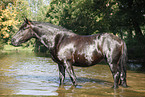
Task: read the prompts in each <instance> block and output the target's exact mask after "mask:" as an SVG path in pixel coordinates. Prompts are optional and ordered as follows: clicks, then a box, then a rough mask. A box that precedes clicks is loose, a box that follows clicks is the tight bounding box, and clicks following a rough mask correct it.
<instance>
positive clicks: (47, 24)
mask: <svg viewBox="0 0 145 97" xmlns="http://www.w3.org/2000/svg"><path fill="white" fill-rule="evenodd" d="M32 23H33V24H40V25H43V26H49V27H52V28H56V29H58V30H61V31H68V32H72V31H71V30H68V29H66V28H64V27H61V26H57V25H53V24H51V23H48V22H39V21H32Z"/></svg>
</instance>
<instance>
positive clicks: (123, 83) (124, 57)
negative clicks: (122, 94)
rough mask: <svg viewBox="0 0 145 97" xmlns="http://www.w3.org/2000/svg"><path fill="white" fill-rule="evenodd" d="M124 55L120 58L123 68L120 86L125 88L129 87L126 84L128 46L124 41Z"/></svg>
mask: <svg viewBox="0 0 145 97" xmlns="http://www.w3.org/2000/svg"><path fill="white" fill-rule="evenodd" d="M121 52H122V55H121V58H120V67H121V73H120V84H121V85H122V86H124V87H127V84H126V66H127V59H128V58H127V46H126V43H125V42H124V41H122V51H121Z"/></svg>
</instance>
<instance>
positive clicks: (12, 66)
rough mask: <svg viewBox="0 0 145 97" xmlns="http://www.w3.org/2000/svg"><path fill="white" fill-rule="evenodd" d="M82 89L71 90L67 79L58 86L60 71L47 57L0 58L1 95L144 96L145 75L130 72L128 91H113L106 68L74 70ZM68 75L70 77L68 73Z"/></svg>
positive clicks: (29, 54)
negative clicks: (63, 83) (62, 84)
mask: <svg viewBox="0 0 145 97" xmlns="http://www.w3.org/2000/svg"><path fill="white" fill-rule="evenodd" d="M74 69H75V73H76V75H77V82H78V84H79V86H77V87H74V86H72V83H71V80H70V78H69V76H68V75H66V80H65V85H64V86H59V77H58V68H57V64H56V63H54V62H53V61H52V60H51V59H50V58H48V57H42V56H41V57H40V56H36V55H35V54H34V53H32V52H27V51H23V52H18V53H16V52H7V53H4V54H1V55H0V95H45V96H59V97H95V96H97V97H99V96H113V97H126V96H133V97H135V96H145V88H144V86H145V77H144V76H145V74H143V73H135V72H131V71H128V73H127V76H128V78H127V79H128V85H129V86H130V87H129V88H122V87H119V89H112V88H111V87H112V85H113V79H112V75H111V72H110V70H109V67H108V66H107V65H100V64H99V65H96V66H93V67H88V68H81V67H75V68H74ZM66 74H67V73H66Z"/></svg>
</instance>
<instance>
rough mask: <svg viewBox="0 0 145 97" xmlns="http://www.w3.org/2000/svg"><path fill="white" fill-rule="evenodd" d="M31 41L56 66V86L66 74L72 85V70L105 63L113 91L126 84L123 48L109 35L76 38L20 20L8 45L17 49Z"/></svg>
mask: <svg viewBox="0 0 145 97" xmlns="http://www.w3.org/2000/svg"><path fill="white" fill-rule="evenodd" d="M31 38H37V39H39V40H40V42H41V43H42V44H43V45H45V46H46V47H47V48H48V49H49V51H50V54H51V56H52V59H53V60H54V61H55V62H56V63H57V64H58V67H59V78H60V85H61V84H63V82H64V79H65V70H66V71H67V72H68V74H69V76H70V78H71V80H72V83H73V85H77V84H76V76H75V73H74V70H73V66H80V67H89V66H92V65H95V64H97V63H98V62H100V61H101V60H102V59H106V61H107V63H108V64H109V67H110V70H111V72H112V75H113V79H114V88H117V87H118V84H119V83H120V85H121V86H123V87H127V84H126V61H127V55H126V53H127V48H126V44H125V42H124V41H123V40H121V39H120V38H118V37H116V36H115V35H113V34H110V33H102V34H95V35H86V36H82V35H77V34H75V33H73V32H72V31H70V30H67V29H65V28H63V27H59V26H55V25H52V24H50V23H42V22H36V21H29V20H28V19H24V23H23V24H22V26H21V27H20V29H19V31H18V33H17V34H16V35H15V36H14V37H13V38H12V44H13V45H14V46H19V45H20V44H21V43H24V42H26V41H27V40H29V39H31Z"/></svg>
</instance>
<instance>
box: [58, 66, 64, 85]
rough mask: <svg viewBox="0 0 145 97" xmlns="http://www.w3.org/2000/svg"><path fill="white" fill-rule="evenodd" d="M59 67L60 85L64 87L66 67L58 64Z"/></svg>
mask: <svg viewBox="0 0 145 97" xmlns="http://www.w3.org/2000/svg"><path fill="white" fill-rule="evenodd" d="M58 67H59V79H60V85H62V84H63V82H64V79H65V67H64V65H61V64H58Z"/></svg>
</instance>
